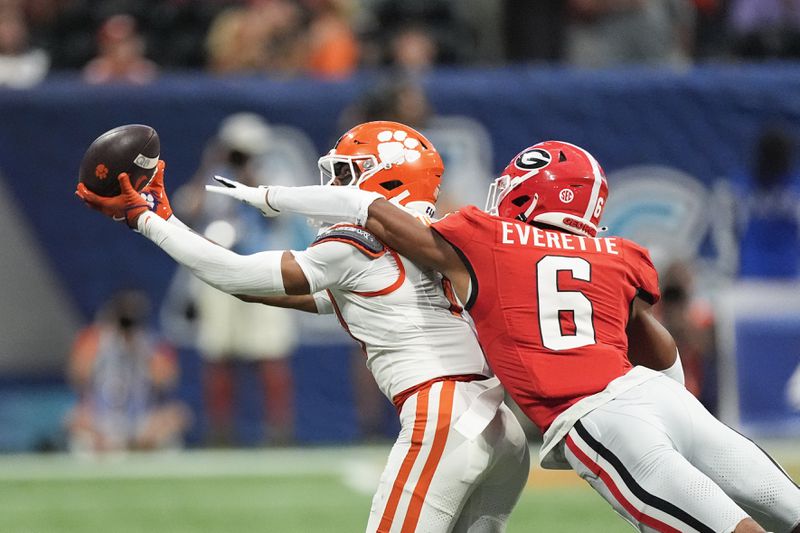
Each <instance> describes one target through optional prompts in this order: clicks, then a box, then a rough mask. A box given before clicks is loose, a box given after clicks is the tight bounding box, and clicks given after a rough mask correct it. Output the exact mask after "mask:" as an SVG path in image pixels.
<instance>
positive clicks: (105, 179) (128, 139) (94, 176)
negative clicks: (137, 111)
mask: <svg viewBox="0 0 800 533" xmlns="http://www.w3.org/2000/svg"><path fill="white" fill-rule="evenodd" d="M160 152H161V142H160V141H159V138H158V133H156V130H154V129H153V128H151V127H150V126H145V125H143V124H128V125H126V126H120V127H118V128H114V129H113V130H109V131H107V132H105V133H104V134H102V135H101V136H100V137H98V138H97V139H95V140H94V142H92V144H91V145H89V148H88V149H87V150H86V153H85V154H84V156H83V160H82V161H81V167H80V174H79V177H78V179H79V181H80V182H81V183H83V184H84V185H85V186H86V188H87V189H89V190H90V191H92V192H93V193H95V194H98V195H100V196H106V197H111V196H117V195H118V194H119V193H120V188H119V182H118V181H117V176H119V175H120V174H121V173H122V172H127V174H128V176H129V177H130V180H131V185H133V188H134V189H136V190H137V191H141V190H142V189H144V188H145V187H146V186H147V184H148V183H150V180H152V179H153V176H154V175H155V172H156V166H157V165H158V158H159V155H160Z"/></svg>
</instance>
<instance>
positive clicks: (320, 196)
mask: <svg viewBox="0 0 800 533" xmlns="http://www.w3.org/2000/svg"><path fill="white" fill-rule="evenodd" d="M379 199H383V196H382V195H380V194H378V193H376V192H370V191H364V190H361V189H357V188H355V187H329V186H327V185H309V186H306V187H281V186H271V187H268V188H267V201H268V203H269V205H270V206H271V207H272V208H273V209H275V210H277V211H290V212H292V213H298V214H301V215H305V216H307V217H310V218H313V219H315V220H319V221H325V222H339V221H346V222H353V223H355V224H358V225H364V223H365V222H366V220H367V214H368V211H369V206H370V204H371V203H372V202H374V201H375V200H379Z"/></svg>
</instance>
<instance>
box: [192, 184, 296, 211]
mask: <svg viewBox="0 0 800 533" xmlns="http://www.w3.org/2000/svg"><path fill="white" fill-rule="evenodd" d="M214 181H216V182H217V183H221V184H222V185H223V186H222V187H219V186H217V185H206V191H208V192H213V193H216V194H222V195H224V196H230V197H231V198H235V199H236V200H239V201H240V202H242V203H245V204H247V205H252V206H253V207H255V208H257V209H259V210H260V211H261V214H263V215H264V216H265V217H276V216H278V215H279V214H280V211H276V210H275V209H273V208H272V207H271V206H270V205H269V204H268V203H267V189H268V187H264V186H263V185H262V186H259V187H250V186H249V185H245V184H243V183H239V182H238V181H235V180H231V179H228V178H224V177H222V176H214Z"/></svg>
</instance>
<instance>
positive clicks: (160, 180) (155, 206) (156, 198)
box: [142, 160, 172, 220]
mask: <svg viewBox="0 0 800 533" xmlns="http://www.w3.org/2000/svg"><path fill="white" fill-rule="evenodd" d="M165 168H167V164H166V163H165V162H164V161H163V160H159V162H158V168H157V169H156V173H155V175H154V176H153V179H152V181H150V184H149V185H148V186H147V187H145V188H144V189H142V196H143V197H144V199H145V200H146V201H147V202H148V203H152V205H151V206H150V210H151V211H152V212H154V213H155V214H157V215H158V216H160V217H161V218H163V219H164V220H168V219H169V217H171V216H172V206H171V205H169V198H168V197H167V190H166V189H165V188H164V169H165Z"/></svg>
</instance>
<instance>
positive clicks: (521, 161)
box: [514, 148, 552, 170]
mask: <svg viewBox="0 0 800 533" xmlns="http://www.w3.org/2000/svg"><path fill="white" fill-rule="evenodd" d="M551 159H552V158H551V157H550V152H548V151H547V150H542V149H541V148H534V149H532V150H528V151H526V152H523V153H521V154H520V155H519V157H518V158H517V160H516V161H514V165H515V166H516V167H517V168H521V169H524V170H535V169H537V168H543V167H546V166H547V165H549V164H550V161H551Z"/></svg>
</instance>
